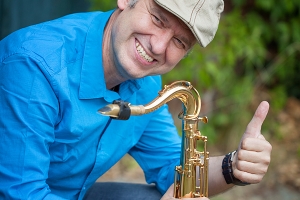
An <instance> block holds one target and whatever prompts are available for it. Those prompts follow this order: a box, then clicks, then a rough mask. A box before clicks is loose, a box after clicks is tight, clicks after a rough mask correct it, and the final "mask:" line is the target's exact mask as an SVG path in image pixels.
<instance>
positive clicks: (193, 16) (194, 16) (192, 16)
mask: <svg viewBox="0 0 300 200" xmlns="http://www.w3.org/2000/svg"><path fill="white" fill-rule="evenodd" d="M201 1H203V2H202V4H201V5H200V6H199V7H198V4H199V3H200V2H201ZM204 3H205V0H199V1H198V2H197V4H196V6H195V7H194V8H193V11H192V14H191V17H190V22H189V23H191V24H193V25H194V24H195V21H196V18H197V13H198V12H199V11H200V10H201V8H202V6H203V4H204ZM197 7H198V9H197V10H196V8H197ZM195 10H196V11H195ZM194 13H195V14H194ZM192 18H194V19H193V22H192Z"/></svg>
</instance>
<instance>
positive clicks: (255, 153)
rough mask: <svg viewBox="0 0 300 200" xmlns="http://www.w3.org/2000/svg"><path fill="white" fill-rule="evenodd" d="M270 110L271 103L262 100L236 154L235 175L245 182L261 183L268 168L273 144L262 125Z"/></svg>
mask: <svg viewBox="0 0 300 200" xmlns="http://www.w3.org/2000/svg"><path fill="white" fill-rule="evenodd" d="M268 110H269V104H268V103H267V102H266V101H263V102H261V103H260V105H259V106H258V108H257V110H256V112H255V114H254V116H253V118H252V120H251V121H250V123H249V124H248V126H247V128H246V131H245V133H244V135H243V137H242V139H241V141H240V144H239V148H238V151H237V153H236V154H235V155H234V158H233V163H232V167H233V175H234V176H235V177H236V178H237V179H239V180H241V181H243V182H247V183H259V182H260V181H261V180H262V178H263V177H264V175H265V174H266V172H267V170H268V167H269V164H270V160H271V151H272V146H271V144H270V143H269V142H268V141H267V140H266V139H265V137H264V136H263V135H262V134H261V126H262V123H263V121H264V120H265V118H266V116H267V113H268Z"/></svg>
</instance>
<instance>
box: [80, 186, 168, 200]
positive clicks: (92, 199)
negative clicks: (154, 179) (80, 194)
mask: <svg viewBox="0 0 300 200" xmlns="http://www.w3.org/2000/svg"><path fill="white" fill-rule="evenodd" d="M161 197H162V195H161V194H160V192H159V191H158V190H157V189H156V187H155V186H154V185H147V184H139V183H116V182H96V183H95V184H94V185H93V186H92V187H91V188H90V189H89V191H88V192H87V193H86V195H85V197H84V200H117V199H120V200H159V199H160V198H161Z"/></svg>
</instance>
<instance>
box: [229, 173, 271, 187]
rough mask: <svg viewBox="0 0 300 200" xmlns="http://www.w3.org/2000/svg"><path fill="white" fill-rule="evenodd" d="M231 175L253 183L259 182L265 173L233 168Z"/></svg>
mask: <svg viewBox="0 0 300 200" xmlns="http://www.w3.org/2000/svg"><path fill="white" fill-rule="evenodd" d="M233 175H234V177H236V178H237V179H239V180H241V181H243V182H246V183H251V184H255V183H259V182H261V181H262V179H263V177H264V175H265V174H251V173H248V172H244V171H239V170H235V171H234V174H233Z"/></svg>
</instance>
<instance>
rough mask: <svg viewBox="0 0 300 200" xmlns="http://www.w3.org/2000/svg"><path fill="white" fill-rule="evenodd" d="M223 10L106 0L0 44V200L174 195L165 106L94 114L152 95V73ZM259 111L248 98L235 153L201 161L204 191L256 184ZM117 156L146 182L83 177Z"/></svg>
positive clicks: (155, 87) (261, 143)
mask: <svg viewBox="0 0 300 200" xmlns="http://www.w3.org/2000/svg"><path fill="white" fill-rule="evenodd" d="M223 6H224V5H223V1H222V0H198V1H195V0H188V1H184V0H118V8H117V9H115V10H111V11H108V12H89V13H79V14H72V15H68V16H65V17H62V18H59V19H56V20H53V21H49V22H45V23H41V24H37V25H34V26H30V27H27V28H24V29H21V30H19V31H16V32H14V33H12V34H11V35H9V36H8V37H6V38H4V39H3V40H2V41H0V52H1V55H0V102H1V104H0V138H1V140H0V152H1V153H0V180H1V181H0V198H1V199H35V200H36V199H51V200H52V199H83V198H84V199H106V200H107V199H131V200H132V199H160V198H161V199H163V200H167V199H174V198H173V197H172V196H173V194H172V192H173V190H172V187H173V185H172V183H173V180H174V167H175V166H176V165H178V164H179V158H180V151H181V138H180V137H179V136H178V133H177V130H176V127H175V126H174V123H173V121H172V117H171V115H170V113H169V112H168V107H167V105H164V106H162V107H161V108H160V109H158V110H156V111H154V112H152V113H149V114H147V115H143V116H139V117H131V118H130V119H129V120H127V121H119V120H111V119H109V118H108V117H105V116H101V115H99V114H97V110H98V109H99V108H101V107H104V106H105V105H107V104H109V103H111V102H112V101H114V100H116V99H122V100H125V101H127V102H130V103H132V104H134V105H144V104H146V103H148V102H150V101H152V100H153V99H154V98H156V97H157V95H158V94H157V92H158V91H160V90H161V77H160V75H161V74H164V73H167V72H169V71H170V70H172V69H173V68H174V67H175V66H176V64H177V63H178V62H179V61H180V60H181V59H182V58H183V57H184V56H185V55H186V54H187V53H188V52H189V50H190V49H191V48H192V47H193V45H195V44H196V43H198V44H200V45H201V46H203V47H205V46H206V45H208V43H210V42H211V41H212V39H213V37H214V35H215V33H216V31H217V27H218V23H219V18H220V14H221V12H222V11H223ZM175 70H176V69H175ZM268 107H269V105H268V103H267V102H262V103H261V104H260V105H259V107H258V109H257V111H256V113H255V114H254V117H253V119H252V120H251V121H250V123H249V125H248V126H247V128H246V129H245V133H244V135H243V137H242V139H241V142H240V144H236V145H235V146H233V147H232V149H233V150H234V149H237V152H232V153H229V154H227V155H226V156H219V157H212V158H211V159H210V165H209V177H210V179H209V195H215V194H218V193H220V192H223V191H225V190H227V189H229V188H231V187H233V186H234V185H247V184H249V183H250V184H254V183H259V182H260V181H261V180H262V178H263V176H264V175H265V173H266V172H267V169H268V166H269V162H270V154H271V149H272V147H271V145H270V143H269V142H268V141H266V140H265V138H264V137H263V136H262V135H261V134H260V129H261V126H262V123H263V121H264V119H265V117H266V115H267V112H268ZM126 153H129V154H130V155H131V156H132V157H133V158H134V159H135V160H136V161H137V162H138V163H139V165H140V166H141V168H142V169H143V171H144V173H145V179H146V181H147V183H149V184H150V185H146V184H126V183H95V181H96V180H97V179H98V178H99V177H100V176H101V175H103V174H104V173H105V172H106V171H107V170H108V169H109V168H111V167H112V166H113V165H114V164H115V163H116V162H118V161H119V160H120V159H121V158H122V157H123V156H124V155H125V154H126ZM222 162H223V166H224V165H226V167H227V168H229V169H230V170H229V172H230V173H229V174H226V173H225V174H224V175H223V173H222ZM224 162H225V163H224ZM151 183H152V184H151ZM200 199H201V198H200ZM202 199H206V198H202Z"/></svg>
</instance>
